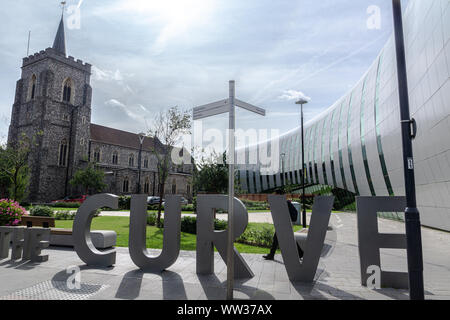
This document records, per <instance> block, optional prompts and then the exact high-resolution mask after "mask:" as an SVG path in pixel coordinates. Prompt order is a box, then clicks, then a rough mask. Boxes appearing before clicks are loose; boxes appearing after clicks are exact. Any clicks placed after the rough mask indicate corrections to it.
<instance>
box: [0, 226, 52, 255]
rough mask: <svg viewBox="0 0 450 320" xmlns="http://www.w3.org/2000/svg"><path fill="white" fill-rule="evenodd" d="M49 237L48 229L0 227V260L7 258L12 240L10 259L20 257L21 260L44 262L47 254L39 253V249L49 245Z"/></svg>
mask: <svg viewBox="0 0 450 320" xmlns="http://www.w3.org/2000/svg"><path fill="white" fill-rule="evenodd" d="M49 238H50V229H44V228H25V227H20V226H18V227H0V260H2V259H5V258H8V256H9V244H10V243H11V242H12V250H11V260H13V261H14V260H19V259H20V258H22V259H23V261H27V260H31V261H32V262H45V261H47V260H48V255H41V250H42V249H45V248H47V247H48V246H49V245H50V243H49V241H48V240H49ZM22 253H23V256H22Z"/></svg>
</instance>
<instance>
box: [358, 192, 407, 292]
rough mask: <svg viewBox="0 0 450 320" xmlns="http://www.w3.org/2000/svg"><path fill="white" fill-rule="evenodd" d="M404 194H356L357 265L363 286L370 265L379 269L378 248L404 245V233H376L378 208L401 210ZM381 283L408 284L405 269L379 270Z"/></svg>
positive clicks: (404, 287)
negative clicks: (365, 195)
mask: <svg viewBox="0 0 450 320" xmlns="http://www.w3.org/2000/svg"><path fill="white" fill-rule="evenodd" d="M405 207H406V198H405V197H357V198H356V210H357V212H358V243H359V257H360V265H361V284H362V285H363V286H367V280H368V278H369V277H370V273H369V272H368V270H369V268H370V267H372V266H377V267H379V268H380V269H381V262H380V260H381V259H380V248H389V249H406V235H405V234H386V233H378V217H377V213H378V212H404V211H405ZM381 286H382V287H390V288H396V289H406V288H408V273H406V272H388V271H383V270H381Z"/></svg>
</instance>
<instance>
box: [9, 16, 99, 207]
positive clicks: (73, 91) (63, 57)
mask: <svg viewBox="0 0 450 320" xmlns="http://www.w3.org/2000/svg"><path fill="white" fill-rule="evenodd" d="M90 76H91V65H90V64H88V63H83V62H82V61H81V60H75V59H74V58H73V57H71V56H69V57H67V53H66V39H65V30H64V17H63V16H62V17H61V21H60V23H59V27H58V31H57V33H56V37H55V40H54V43H53V47H51V48H47V49H45V50H43V51H41V52H38V53H36V54H34V55H31V56H29V57H26V58H24V59H23V64H22V76H21V78H20V80H19V81H17V86H16V95H15V101H14V105H13V108H12V115H11V124H10V128H9V135H8V144H10V145H14V144H17V142H18V141H19V140H20V139H21V137H23V136H26V137H28V138H30V139H32V138H35V143H34V144H33V146H32V151H31V154H30V157H29V168H30V185H29V189H28V200H29V201H52V200H56V199H61V198H63V197H65V196H67V195H69V194H70V192H71V186H70V184H69V181H70V179H71V178H72V176H73V174H74V173H75V171H76V170H77V169H78V168H80V167H82V166H83V164H84V162H85V161H87V157H88V146H89V140H90V123H91V98H92V88H91V86H90Z"/></svg>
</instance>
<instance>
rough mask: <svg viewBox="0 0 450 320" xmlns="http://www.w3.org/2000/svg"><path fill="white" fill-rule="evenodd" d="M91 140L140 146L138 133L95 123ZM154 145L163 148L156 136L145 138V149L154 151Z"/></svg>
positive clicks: (92, 125)
mask: <svg viewBox="0 0 450 320" xmlns="http://www.w3.org/2000/svg"><path fill="white" fill-rule="evenodd" d="M91 140H92V141H95V142H100V143H105V144H112V145H117V146H121V147H127V148H133V149H139V148H140V141H139V135H138V134H136V133H131V132H127V131H122V130H117V129H113V128H109V127H104V126H100V125H98V124H93V123H92V124H91ZM155 144H156V145H155ZM154 146H156V148H162V146H163V145H162V144H161V142H160V141H159V140H155V139H154V138H149V137H145V138H144V143H143V145H142V149H143V150H147V151H152V150H153V148H154Z"/></svg>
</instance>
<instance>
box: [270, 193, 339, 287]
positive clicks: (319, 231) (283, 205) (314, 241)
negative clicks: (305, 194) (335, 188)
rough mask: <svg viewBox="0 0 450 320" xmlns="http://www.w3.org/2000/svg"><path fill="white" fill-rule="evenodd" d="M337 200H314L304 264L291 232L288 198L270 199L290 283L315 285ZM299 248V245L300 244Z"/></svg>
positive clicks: (272, 197) (322, 198)
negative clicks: (313, 283) (332, 212)
mask: <svg viewBox="0 0 450 320" xmlns="http://www.w3.org/2000/svg"><path fill="white" fill-rule="evenodd" d="M333 202H334V197H330V196H326V197H325V196H321V197H316V198H315V199H314V206H313V210H312V216H311V221H310V225H309V230H308V235H307V237H306V241H305V243H304V244H302V246H301V247H302V249H303V251H304V255H303V261H300V257H299V255H298V251H297V242H298V241H299V239H297V238H299V237H297V236H296V235H295V234H294V232H293V230H292V222H291V216H290V214H289V209H288V205H287V201H286V197H285V196H275V195H271V196H269V204H270V210H271V212H272V218H273V222H274V225H275V230H276V233H277V237H278V242H279V244H280V249H281V255H282V257H283V261H284V265H285V268H286V271H287V273H288V277H289V279H290V280H291V281H298V282H312V281H313V280H314V276H315V274H316V271H317V266H318V265H319V259H320V255H321V252H322V249H323V244H324V241H325V236H326V233H327V229H328V223H329V221H330V215H331V210H332V208H333ZM298 245H300V244H298Z"/></svg>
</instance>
